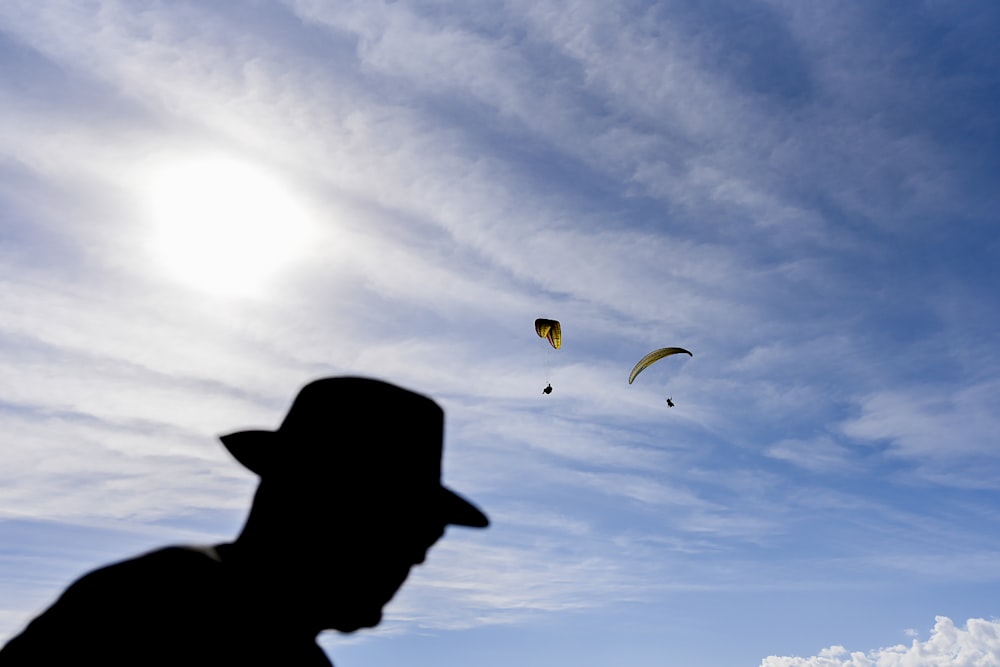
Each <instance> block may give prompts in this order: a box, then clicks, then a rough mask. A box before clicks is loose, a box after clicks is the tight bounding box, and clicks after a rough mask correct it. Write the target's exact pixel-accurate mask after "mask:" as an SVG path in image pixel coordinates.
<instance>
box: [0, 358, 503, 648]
mask: <svg viewBox="0 0 1000 667" xmlns="http://www.w3.org/2000/svg"><path fill="white" fill-rule="evenodd" d="M386 413H389V414H393V415H394V418H393V419H392V420H386V419H385V418H384V414H386ZM443 428H444V413H443V412H442V411H441V408H440V407H439V406H438V405H437V403H435V402H434V401H432V400H431V399H429V398H427V397H426V396H422V395H420V394H416V393H414V392H411V391H408V390H406V389H403V388H401V387H397V386H395V385H391V384H388V383H385V382H381V381H378V380H372V379H367V378H343V377H342V378H326V379H322V380H317V381H315V382H312V383H310V384H309V385H306V387H304V388H303V389H302V391H301V392H300V393H299V395H298V396H297V398H296V400H295V401H294V403H293V405H292V407H291V409H290V410H289V413H288V415H287V416H286V418H285V420H284V421H283V422H282V424H281V426H280V427H279V428H278V429H277V430H275V431H261V430H253V431H241V432H238V433H233V434H230V435H226V436H222V438H221V439H222V442H223V444H224V445H225V446H226V447H227V449H229V451H230V452H231V453H232V454H233V456H235V457H236V459H237V460H238V461H239V462H240V463H242V464H243V465H245V466H247V467H248V468H249V469H250V470H252V471H254V472H255V473H257V474H258V475H260V477H261V482H260V485H259V487H258V489H257V493H256V495H255V497H254V502H253V506H252V507H251V510H250V515H249V517H248V519H247V522H246V525H245V526H244V528H243V530H242V531H241V533H240V535H239V536H238V537H237V538H236V540H234V541H233V542H232V543H227V544H219V545H216V546H214V547H168V548H164V549H160V550H157V551H153V552H150V553H147V554H145V555H142V556H139V557H136V558H133V559H130V560H126V561H122V562H120V563H116V564H113V565H109V566H106V567H103V568H100V569H97V570H94V571H93V572H90V573H88V574H86V575H84V576H83V577H81V578H80V579H78V580H77V581H76V582H74V583H73V584H72V585H71V586H69V588H67V589H66V590H65V591H64V593H63V594H62V596H60V598H59V599H58V600H57V601H56V602H55V603H54V604H53V605H52V606H51V607H50V608H49V609H47V610H46V611H45V612H43V613H42V614H41V615H39V616H38V617H37V618H35V619H34V620H33V621H32V622H31V623H30V624H29V625H28V626H27V628H25V630H24V631H23V632H22V633H21V634H20V635H18V636H17V637H15V638H13V639H12V640H11V641H10V642H8V643H7V645H6V646H4V647H3V649H0V666H2V667H13V666H15V665H50V664H51V665H62V664H70V663H89V662H93V663H94V664H100V665H102V666H106V665H108V666H109V665H125V664H128V665H135V664H145V665H159V664H163V665H166V664H170V665H177V664H184V665H209V664H211V665H222V664H272V663H273V664H289V665H330V664H331V663H330V661H329V659H328V658H327V656H326V654H325V653H324V652H323V651H322V649H320V647H319V646H318V644H316V641H315V640H316V636H317V635H318V634H319V632H321V631H323V630H338V631H341V632H353V631H355V630H358V629H360V628H364V627H373V626H375V625H377V624H378V623H379V621H380V620H381V617H382V608H383V607H384V606H385V604H386V603H388V602H389V600H390V599H391V598H392V596H393V595H394V594H395V592H396V591H397V590H398V589H399V587H400V586H401V585H402V584H403V582H404V581H405V579H406V577H407V575H408V574H409V571H410V568H411V567H412V566H414V565H417V564H419V563H422V562H423V560H424V558H425V556H426V553H427V550H428V549H430V547H431V546H432V545H433V544H434V543H435V542H436V541H437V540H438V539H439V538H440V537H441V536H442V535H443V533H444V529H445V527H446V526H447V525H449V524H456V525H464V526H470V527H479V528H482V527H486V526H487V525H488V523H489V521H488V519H487V518H486V515H485V514H483V513H482V512H481V511H480V510H479V509H478V508H476V507H475V506H474V505H472V504H471V503H469V502H468V501H466V500H465V499H464V498H461V497H460V496H458V495H457V494H455V493H454V492H453V491H451V490H450V489H448V488H446V487H444V486H443V485H442V484H441V454H442V444H443V433H444V431H443Z"/></svg>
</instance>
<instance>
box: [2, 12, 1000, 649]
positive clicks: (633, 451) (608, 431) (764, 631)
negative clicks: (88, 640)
mask: <svg viewBox="0 0 1000 667" xmlns="http://www.w3.org/2000/svg"><path fill="white" fill-rule="evenodd" d="M998 30H1000V7H998V6H997V5H995V4H994V3H990V2H954V3H945V2H932V1H927V2H879V1H876V2H860V1H859V2H842V3H836V4H835V5H832V4H830V3H823V2H810V1H788V2H781V1H777V0H776V1H773V2H764V1H757V0H750V1H747V0H741V1H739V2H737V1H729V0H711V1H709V2H701V3H697V5H695V4H694V3H681V2H661V3H644V2H616V3H607V2H596V1H595V2H590V1H589V0H580V1H578V2H572V3H565V2H548V1H546V0H532V2H520V1H518V0H512V1H509V2H487V3H475V4H472V3H449V2H412V3H403V2H391V3H381V2H369V1H366V2H347V1H345V2H324V1H321V0H287V1H285V2H278V1H273V2H265V1H264V0H251V1H247V2H218V3H201V2H193V1H192V2H182V1H181V2H169V3H168V2H146V1H136V2H124V1H120V2H113V1H110V0H107V1H96V0H95V1H91V0H80V1H79V2H74V3H60V2H37V1H35V0H23V1H20V0H7V1H5V2H4V3H2V4H0V120H2V122H0V229H2V244H0V305H2V313H3V315H2V318H0V359H2V364H3V373H0V412H2V422H0V423H2V427H0V428H2V439H3V454H4V465H3V466H0V641H2V640H4V639H6V638H8V637H10V636H11V635H13V634H15V633H16V632H17V631H18V630H19V629H20V628H21V627H22V626H23V624H24V623H25V622H26V621H27V620H28V619H29V618H30V617H31V616H33V615H34V614H35V613H37V612H38V611H40V610H41V609H42V608H44V607H45V606H46V605H47V604H49V603H50V602H51V601H52V599H54V597H55V596H56V595H57V594H58V592H59V591H60V590H61V589H62V588H64V587H65V585H66V584H68V583H69V582H70V581H72V580H73V579H74V578H75V577H77V576H79V575H80V574H82V573H83V572H85V571H87V570H88V569H90V568H92V567H95V566H97V565H100V564H103V563H107V562H110V561H113V560H116V559H120V558H124V557H127V556H130V555H133V554H135V553H139V552H141V551H143V550H145V549H150V548H154V547H157V546H160V545H164V544H169V543H177V542H206V543H207V542H217V541H222V540H226V539H229V538H230V537H232V536H233V535H235V533H236V532H237V531H238V530H239V527H240V525H241V522H242V519H243V516H244V512H245V509H246V507H247V506H248V504H249V499H250V495H251V493H252V489H253V484H254V478H253V477H252V475H251V474H250V473H248V472H246V471H244V470H242V469H241V468H240V467H239V466H238V465H237V464H235V462H234V461H232V460H231V459H230V458H229V457H228V455H227V454H226V452H225V451H224V450H223V448H222V447H221V446H220V445H219V444H218V442H217V441H216V440H215V436H216V435H217V434H219V433H225V432H229V431H232V430H237V429H240V428H244V427H260V428H272V427H274V426H276V425H277V424H278V423H279V422H280V420H281V418H282V417H283V415H284V412H285V410H286V409H287V406H288V404H289V402H290V401H291V398H292V397H293V396H294V394H295V392H296V391H297V390H298V388H299V387H300V386H301V385H303V384H304V383H305V382H307V381H308V380H310V379H313V378H315V377H320V376H325V375H337V374H362V375H371V376H376V377H380V378H384V379H387V380H390V381H394V382H397V383H400V384H403V385H405V386H407V387H411V388H413V389H417V390H419V391H423V392H425V393H428V394H430V395H432V396H434V397H435V398H437V399H438V400H439V401H440V402H441V403H442V404H443V405H444V407H445V408H446V411H447V415H448V432H447V441H446V457H445V478H446V481H447V482H448V483H449V484H450V485H451V486H453V487H454V488H456V489H458V490H460V491H462V492H463V493H465V494H467V495H468V496H470V497H471V498H473V499H475V500H476V501H477V502H478V503H479V504H481V505H482V506H483V507H484V509H486V510H487V512H488V513H489V514H490V516H491V518H492V519H493V526H492V527H491V528H490V529H489V530H487V531H469V530H462V529H451V530H450V531H449V533H448V535H447V536H446V538H445V539H444V540H443V541H442V542H441V543H439V545H438V546H437V547H436V548H435V550H434V551H433V552H432V554H431V557H430V559H429V560H428V562H427V564H425V565H424V566H422V567H420V568H418V569H417V570H415V572H414V574H413V575H412V576H411V579H410V581H409V582H408V583H407V585H406V586H405V587H404V589H403V591H402V592H401V593H400V594H399V595H398V596H397V598H396V599H395V600H394V601H393V602H392V603H391V605H390V606H389V608H388V610H387V614H386V621H385V622H384V623H383V625H382V626H381V627H380V628H378V629H376V630H373V631H368V632H365V633H359V634H357V635H354V636H350V637H347V636H336V635H333V634H331V635H329V636H325V635H324V637H323V645H324V647H326V648H327V649H328V651H329V652H330V654H331V655H332V656H333V658H334V660H335V661H336V662H337V664H338V665H340V666H341V667H344V666H347V667H349V666H350V665H365V664H401V663H405V664H410V665H430V664H434V665H441V666H443V667H450V666H452V665H454V666H458V665H468V664H477V665H481V666H485V667H489V666H491V665H500V664H504V665H507V664H512V663H514V664H519V665H524V666H525V667H533V666H535V665H546V666H548V665H551V664H575V665H580V666H582V667H587V666H590V665H605V664H609V663H614V664H628V665H631V666H633V667H645V666H653V665H664V664H684V665H687V666H689V667H700V666H705V667H721V666H733V667H737V666H751V667H753V666H761V667H812V666H816V667H819V666H820V665H822V666H823V667H830V666H838V667H839V666H841V665H844V666H846V665H862V664H865V665H869V664H870V665H879V666H886V665H896V664H902V663H901V662H900V660H902V659H903V658H906V659H907V660H909V661H910V662H906V663H905V664H909V665H915V666H917V667H920V666H922V665H931V664H940V663H939V662H934V660H935V659H937V660H947V661H949V663H948V664H956V665H964V664H969V665H971V664H973V662H972V660H973V659H974V657H975V656H976V655H990V656H993V658H992V659H994V660H996V659H998V658H997V656H1000V639H998V637H1000V621H998V620H997V619H998V618H1000V607H998V603H997V602H996V600H998V599H1000V531H998V528H1000V494H998V491H997V481H998V479H1000V442H998V433H1000V417H998V416H997V410H996V405H997V396H998V395H1000V379H998V378H1000V373H998V371H1000V353H998V352H997V350H996V346H995V342H996V331H997V330H998V327H1000V304H998V299H997V292H998V288H1000V268H998V267H1000V236H998V231H997V223H998V220H997V211H998V210H1000V207H998V204H1000V195H998V194H997V192H998V188H997V187H996V184H995V182H996V178H997V174H998V173H1000V136H998V129H997V128H998V122H997V118H998V117H1000V52H998V51H997V49H996V46H995V36H996V34H997V32H998ZM236 239H238V242H235V240H236ZM536 317H549V318H556V319H559V320H561V321H562V323H563V335H564V344H563V348H562V349H561V350H559V351H558V352H554V351H550V350H548V349H547V348H546V343H545V341H544V340H541V339H539V338H538V337H537V336H535V333H534V330H533V321H534V319H535V318H536ZM667 345H681V346H683V347H686V348H687V349H689V350H691V351H692V352H693V353H694V356H693V357H691V358H688V357H683V358H678V357H673V358H669V359H666V360H663V361H661V362H660V363H659V364H657V365H656V366H653V367H651V368H650V369H648V370H647V371H646V372H645V373H644V374H643V375H641V376H640V377H639V378H638V379H637V380H636V382H635V383H634V384H632V385H631V386H630V385H628V383H627V377H628V372H629V370H630V369H631V367H632V364H633V363H635V361H636V360H637V359H638V358H639V357H641V356H642V355H644V354H645V353H646V352H648V351H649V350H651V349H653V348H656V347H662V346H667ZM549 381H551V383H552V385H553V387H554V391H553V393H552V394H551V395H548V396H544V395H542V394H541V389H542V387H544V386H545V384H546V382H549ZM667 395H669V396H672V397H673V399H674V401H675V402H676V403H677V406H676V407H675V408H673V409H668V408H667V407H666V405H665V404H664V397H665V396H667ZM387 417H389V416H387ZM838 647H839V648H838ZM920 656H922V657H920ZM941 656H947V657H945V658H942V657H941ZM956 656H958V657H956ZM970 656H971V657H970ZM962 660H967V661H968V662H962ZM865 661H867V662H865Z"/></svg>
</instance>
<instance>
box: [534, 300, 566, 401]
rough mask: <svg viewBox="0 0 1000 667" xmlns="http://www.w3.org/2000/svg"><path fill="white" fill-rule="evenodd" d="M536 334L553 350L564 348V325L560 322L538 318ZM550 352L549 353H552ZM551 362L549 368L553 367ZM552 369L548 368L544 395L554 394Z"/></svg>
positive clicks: (543, 390)
mask: <svg viewBox="0 0 1000 667" xmlns="http://www.w3.org/2000/svg"><path fill="white" fill-rule="evenodd" d="M535 333H537V334H538V337H539V338H544V339H546V340H547V341H549V345H551V346H552V350H558V349H559V348H560V347H562V325H561V324H559V320H549V319H545V318H542V317H540V318H538V319H537V320H535ZM552 350H549V353H550V354H551V353H552ZM551 364H552V362H551V360H550V361H549V362H548V364H547V365H548V366H549V367H551ZM550 370H551V369H550V368H546V373H545V382H546V387H545V389H542V393H543V394H551V393H552V383H551V382H550V381H549V375H550Z"/></svg>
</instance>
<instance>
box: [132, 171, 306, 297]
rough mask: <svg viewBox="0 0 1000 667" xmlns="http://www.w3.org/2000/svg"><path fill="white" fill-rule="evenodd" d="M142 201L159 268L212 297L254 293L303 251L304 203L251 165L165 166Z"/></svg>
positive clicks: (304, 244) (273, 176) (289, 264)
mask: <svg viewBox="0 0 1000 667" xmlns="http://www.w3.org/2000/svg"><path fill="white" fill-rule="evenodd" d="M147 201H148V206H149V209H150V216H151V222H152V226H153V229H152V236H151V238H150V243H151V247H152V250H153V254H154V255H155V256H156V259H157V261H158V263H159V264H160V266H161V268H162V269H163V270H165V271H166V272H167V274H168V275H169V276H170V277H171V278H173V279H175V280H177V281H179V282H182V283H184V284H186V285H188V286H191V287H195V288H198V289H201V290H204V291H206V292H210V293H213V294H216V295H220V296H249V295H253V294H256V293H259V292H260V291H262V290H265V289H266V287H267V286H268V284H269V283H270V282H271V281H272V280H273V279H274V278H275V277H276V276H277V274H279V273H280V272H282V271H284V270H287V269H289V268H291V266H292V265H293V263H294V262H295V260H296V259H297V258H301V257H302V256H303V255H304V253H305V252H306V251H307V249H308V244H309V236H310V235H309V228H310V221H309V217H308V215H307V213H306V210H305V207H304V205H303V204H302V203H301V202H300V201H298V200H296V198H295V196H294V195H293V194H292V192H291V191H290V190H289V189H288V188H287V186H285V185H284V184H283V183H282V181H281V180H280V179H279V178H277V177H276V176H275V175H273V174H271V173H269V172H268V171H266V170H265V169H263V168H261V167H258V166H255V165H253V164H251V163H249V162H245V161H241V160H237V159H234V158H230V157H221V156H211V157H201V158H190V159H178V160H175V161H171V162H168V163H164V164H163V165H161V166H160V167H159V168H158V169H156V170H155V171H154V172H153V174H152V177H151V178H150V180H149V185H148V192H147Z"/></svg>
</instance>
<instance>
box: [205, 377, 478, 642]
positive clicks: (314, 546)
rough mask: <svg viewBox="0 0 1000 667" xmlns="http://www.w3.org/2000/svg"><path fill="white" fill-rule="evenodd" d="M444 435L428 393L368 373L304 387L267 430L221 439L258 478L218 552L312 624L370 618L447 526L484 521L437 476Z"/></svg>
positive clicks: (360, 622)
mask: <svg viewBox="0 0 1000 667" xmlns="http://www.w3.org/2000/svg"><path fill="white" fill-rule="evenodd" d="M443 438H444V413H443V412H442V410H441V408H440V407H439V406H438V405H437V403H435V402H434V401H432V400H431V399H430V398H427V397H426V396H422V395H420V394H416V393H414V392H411V391H408V390H406V389H402V388H400V387H397V386H395V385H392V384H388V383H385V382H381V381H378V380H372V379H366V378H354V377H339V378H326V379H323V380H317V381H315V382H312V383H310V384H308V385H306V386H305V387H304V388H303V389H302V391H301V392H300V393H299V395H298V397H297V398H296V399H295V402H294V403H293V405H292V407H291V409H290V410H289V412H288V415H287V416H286V417H285V420H284V421H283V422H282V424H281V426H280V427H279V428H278V429H277V430H276V431H240V432H238V433H232V434H230V435H225V436H222V437H221V440H222V442H223V444H224V445H225V446H226V448H227V449H229V451H230V452H231V453H232V454H233V456H235V457H236V459H237V460H238V461H240V463H242V464H243V465H245V466H246V467H247V468H249V469H250V470H252V471H253V472H255V473H257V474H258V475H260V477H261V483H260V487H259V488H258V491H257V495H256V497H255V499H254V504H253V508H252V510H251V512H250V517H249V519H248V520H247V524H246V526H245V528H244V530H243V532H242V533H241V534H240V536H239V538H238V539H237V540H236V542H235V543H234V544H232V545H229V546H227V547H224V548H222V549H221V551H220V553H221V554H222V556H223V558H224V559H231V560H232V561H233V562H234V563H239V564H240V565H242V566H247V567H251V568H252V572H253V574H254V577H255V578H256V579H257V580H258V581H259V582H260V583H261V584H262V585H267V586H268V589H269V591H270V592H271V593H273V594H274V595H276V596H277V597H278V598H280V599H281V600H282V602H283V603H284V604H286V605H288V608H289V609H290V610H293V612H294V613H295V614H301V615H302V621H303V622H307V623H312V624H315V629H316V630H317V631H319V630H324V629H333V630H340V631H342V632H350V631H353V630H356V629H358V628H361V627H371V626H374V625H375V624H377V623H378V622H379V620H380V619H381V609H382V607H383V606H384V605H385V604H386V603H387V602H388V601H389V599H390V598H391V597H392V595H393V594H394V593H395V592H396V590H397V589H398V588H399V587H400V586H401V585H402V583H403V581H404V580H405V579H406V576H407V574H408V572H409V570H410V568H411V567H412V566H413V565H416V564H418V563H421V562H423V560H424V556H425V555H426V552H427V550H428V549H429V548H430V547H431V545H433V544H434V542H436V541H437V539H438V538H439V537H441V535H442V534H443V533H444V529H445V526H447V525H449V524H457V525H462V526H471V527H478V528H483V527H486V526H487V525H488V524H489V521H488V519H487V518H486V515H485V514H483V513H482V512H481V511H480V510H479V509H477V508H476V507H475V506H474V505H472V504H471V503H470V502H468V501H467V500H465V499H463V498H462V497H461V496H459V495H458V494H456V493H454V492H453V491H451V490H450V489H448V488H446V487H444V486H443V485H442V484H441V454H442V445H443ZM272 586H273V587H274V588H273V590H271V587H272Z"/></svg>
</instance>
